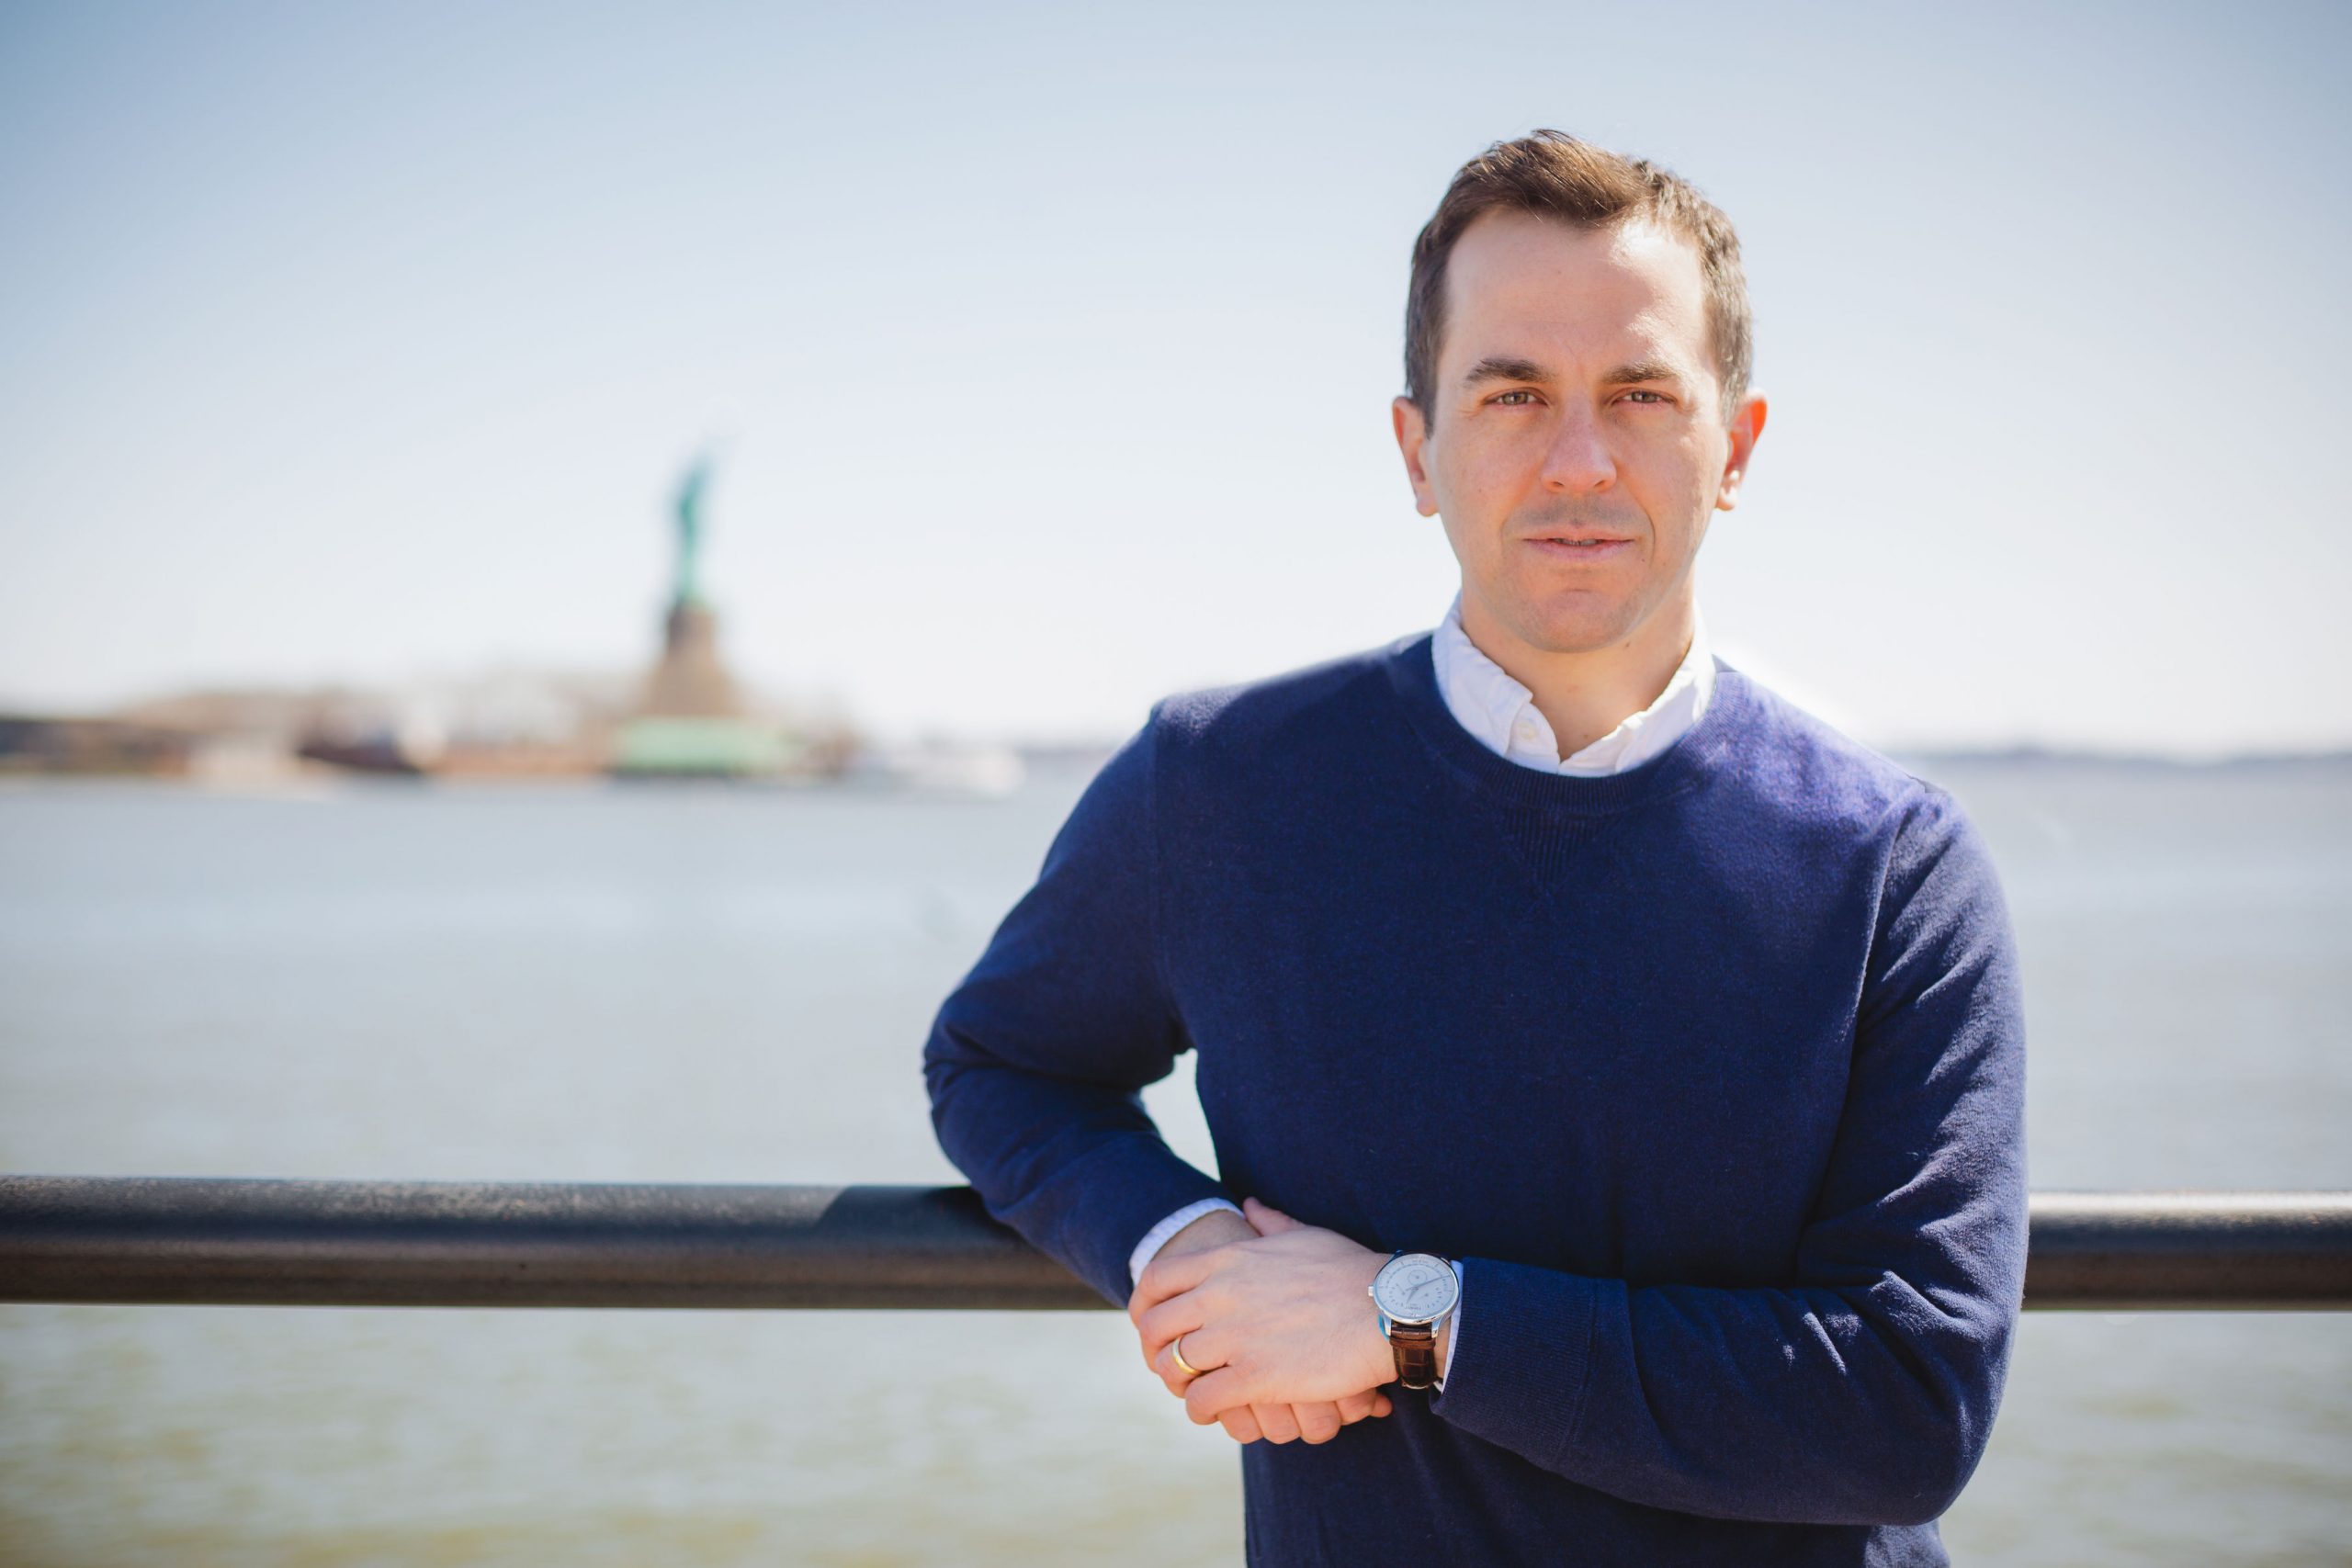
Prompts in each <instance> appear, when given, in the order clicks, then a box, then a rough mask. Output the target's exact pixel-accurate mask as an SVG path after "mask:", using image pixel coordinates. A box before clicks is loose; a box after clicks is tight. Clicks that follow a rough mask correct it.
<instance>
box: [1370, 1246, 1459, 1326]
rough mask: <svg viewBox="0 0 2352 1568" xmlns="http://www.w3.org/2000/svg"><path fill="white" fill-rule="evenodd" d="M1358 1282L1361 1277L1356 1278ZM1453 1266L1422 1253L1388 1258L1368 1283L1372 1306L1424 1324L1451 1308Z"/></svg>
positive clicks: (1456, 1288)
mask: <svg viewBox="0 0 2352 1568" xmlns="http://www.w3.org/2000/svg"><path fill="white" fill-rule="evenodd" d="M1357 1278H1358V1279H1362V1278H1363V1276H1362V1275H1358V1276H1357ZM1460 1289H1461V1283H1460V1281H1458V1280H1455V1279H1454V1277H1453V1264H1451V1263H1448V1262H1447V1261H1446V1260H1445V1259H1444V1258H1433V1257H1431V1256H1430V1254H1428V1253H1426V1252H1408V1253H1406V1254H1405V1255H1404V1256H1403V1257H1401V1258H1390V1259H1389V1260H1388V1264H1387V1266H1386V1267H1385V1268H1384V1269H1381V1271H1380V1272H1379V1274H1377V1275H1376V1276H1374V1279H1373V1281H1372V1300H1373V1304H1374V1305H1375V1306H1377V1307H1379V1308H1380V1310H1381V1311H1383V1312H1385V1313H1386V1314H1388V1315H1389V1316H1391V1317H1393V1318H1398V1319H1401V1320H1402V1321H1404V1322H1406V1323H1427V1322H1429V1321H1430V1319H1431V1318H1434V1317H1437V1316H1439V1315H1440V1314H1443V1313H1444V1312H1445V1311H1446V1310H1447V1309H1449V1308H1450V1307H1452V1306H1453V1298H1454V1296H1455V1294H1456V1293H1457V1292H1459V1291H1460Z"/></svg>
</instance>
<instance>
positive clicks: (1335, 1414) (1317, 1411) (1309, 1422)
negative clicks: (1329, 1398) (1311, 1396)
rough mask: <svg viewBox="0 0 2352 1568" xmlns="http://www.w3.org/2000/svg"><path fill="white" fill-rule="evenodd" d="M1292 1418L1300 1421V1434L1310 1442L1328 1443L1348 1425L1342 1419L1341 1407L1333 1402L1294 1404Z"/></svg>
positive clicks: (1291, 1411) (1291, 1410)
mask: <svg viewBox="0 0 2352 1568" xmlns="http://www.w3.org/2000/svg"><path fill="white" fill-rule="evenodd" d="M1290 1414H1291V1419H1292V1420H1294V1421H1295V1422H1297V1423H1298V1435H1299V1436H1300V1437H1301V1438H1304V1439H1305V1440H1306V1441H1307V1442H1310V1443H1328V1442H1329V1441H1330V1440H1331V1439H1332V1438H1336V1437H1338V1436H1339V1435H1340V1427H1343V1426H1345V1425H1346V1423H1345V1422H1343V1421H1341V1420H1340V1407H1339V1406H1338V1405H1337V1404H1317V1403H1314V1402H1309V1403H1307V1404H1294V1405H1292V1406H1291V1407H1290Z"/></svg>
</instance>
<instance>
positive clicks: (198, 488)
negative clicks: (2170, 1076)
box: [0, 3, 2352, 754]
mask: <svg viewBox="0 0 2352 1568" xmlns="http://www.w3.org/2000/svg"><path fill="white" fill-rule="evenodd" d="M981 12H982V8H980V7H966V6H938V7H925V6H891V5H860V6H838V7H829V8H824V9H818V8H813V7H812V8H808V9H798V8H782V7H775V6H679V5H662V6H654V5H650V4H647V5H640V6H568V5H567V6H559V5H547V6H538V5H491V6H454V5H452V6H341V5H321V4H309V3H305V4H290V5H284V6H254V5H230V4H216V5H206V6H161V5H157V6H141V5H128V4H121V5H107V6H84V5H65V4H59V5H38V6H28V5H24V4H5V5H0V707H6V706H16V707H32V708H51V709H54V708H72V707H82V706H88V705H98V704H101V703H107V702H111V701H115V700H119V699H122V698H126V697H130V696H136V695H142V694H152V693H156V692H160V691H163V690H166V689H172V688H176V687H182V686H186V685H189V684H194V683H199V682H315V681H322V680H328V679H346V680H363V681H379V680H397V679H400V678H402V677H408V676H415V675H423V674H433V673H450V672H458V671H468V670H472V669H477V668H481V667H485V666H490V665H494V664H499V663H507V664H522V665H527V666H533V667H548V668H574V669H582V668H584V669H614V670H617V669H632V668H636V667H639V666H641V665H642V664H643V663H644V662H645V661H646V660H647V659H648V658H649V657H650V652H651V649H652V645H653V638H654V635H655V619H656V616H657V615H658V613H659V611H660V608H661V604H662V596H663V593H664V592H665V589H666V582H667V576H668V572H669V550H670V540H669V535H668V532H667V527H668V525H667V520H666V511H667V506H668V502H669V497H670V494H671V492H672V490H673V486H674V485H675V483H676V480H677V478H678V475H679V472H680V470H681V468H683V466H684V463H685V461H686V460H687V459H688V458H689V457H690V456H691V455H692V454H693V452H694V451H695V449H696V448H697V447H698V446H700V445H701V444H703V443H704V442H705V441H706V440H707V439H711V438H714V437H719V436H724V437H725V438H726V454H725V457H724V459H723V461H722V465H721V468H720V469H719V472H718V479H717V481H716V484H715V486H714V488H713V491H712V494H711V505H710V509H709V536H708V549H707V556H706V561H705V566H706V574H705V580H706V583H707V588H708V590H709V592H710V595H711V597H712V599H713V600H714V601H715V603H716V604H718V607H719V609H720V612H721V614H722V615H723V616H724V617H725V627H726V637H727V646H728V648H729V651H730V654H731V656H732V657H733V659H734V660H735V662H736V663H737V665H738V666H739V667H740V668H741V671H743V672H744V673H745V674H746V675H748V676H749V677H751V678H752V679H753V680H754V681H756V682H761V683H763V684H766V685H769V686H772V687H775V688H778V689H782V690H786V691H801V692H822V693H829V694H831V695H832V696H834V697H835V698H836V699H837V700H839V701H840V702H842V704H844V705H846V706H848V707H849V708H850V709H851V710H852V711H853V712H854V714H856V715H858V716H861V717H863V718H864V719H865V720H867V721H868V722H869V723H870V724H872V725H873V726H875V727H876V728H879V729H881V730H883V731H885V732H899V733H905V732H911V731H915V730H921V729H933V730H944V731H948V732H954V733H963V734H974V735H982V734H1024V735H1100V736H1111V735H1116V734H1120V733H1124V732H1125V731H1126V730H1128V729H1130V728H1133V727H1134V726H1135V725H1136V723H1138V722H1140V720H1141V718H1142V716H1143V712H1144V709H1145V707H1146V705H1148V703H1149V702H1150V701H1151V700H1152V699H1153V698H1154V697H1157V696H1159V695H1160V694H1164V693H1166V692H1169V691H1171V690H1176V689H1179V688H1182V687H1188V686H1195V685H1201V684H1206V683H1210V682H1222V681H1227V680H1236V679H1242V678H1248V677H1252V676H1257V675H1261V674H1268V673H1272V672H1274V671H1280V670H1283V669H1286V668H1289V667H1293V666H1295V665H1298V664H1303V663H1306V662H1310V661H1312V660H1318V659H1321V658H1324V657H1327V656H1329V655H1332V654H1336V653H1340V652H1343V651H1347V650H1351V649H1359V648H1363V647H1368V646H1371V645H1374V644H1376V643H1380V642H1384V641H1385V640H1387V639H1388V638H1390V637H1395V636H1397V635H1399V634H1401V633H1405V632H1408V631H1413V630H1417V629H1419V628H1423V627H1426V626H1430V625H1431V624H1433V623H1434V622H1435V621H1436V619H1437V618H1438V616H1439V615H1441V614H1442V611H1443V609H1444V606H1445V604H1446V601H1447V599H1448V598H1449V597H1450V596H1451V594H1452V592H1453V585H1454V581H1455V576H1454V570H1453V560H1452V558H1451V556H1450V555H1449V554H1448V552H1447V550H1446V548H1445V545H1444V540H1443V537H1442V534H1441V533H1440V532H1439V529H1438V525H1437V524H1436V523H1435V522H1433V521H1429V520H1425V519H1422V518H1420V517H1419V516H1417V515H1416V514H1415V513H1414V511H1413V508H1412V503H1411V497H1410V494H1409V492H1408V490H1407V488H1406V485H1405V481H1404V479H1403V476H1402V473H1401V470H1400V468H1399V464H1398V461H1397V456H1396V452H1395V448H1394V446H1393V444H1392V442H1391V440H1390V437H1389V434H1388V409H1387V404H1388V400H1389V398H1390V397H1391V396H1392V395H1393V394H1394V393H1395V392H1396V391H1397V389H1398V387H1399V382H1400V379H1401V372H1400V370H1399V368H1398V355H1399V347H1400V343H1399V339H1400V320H1401V316H1402V310H1403V297H1404V288H1405V276H1406V257H1407V250H1408V246H1409V244H1410V243H1411V240H1412V237H1413V234H1414V232H1415V231H1416V230H1417V229H1418V228H1419V225H1420V224H1421V222H1422V221H1423V220H1425V219H1426V218H1427V216H1428V215H1429V211H1430V208H1431V207H1432V206H1433V205H1434V204H1435V202H1436V200H1437V197H1438V195H1439V193H1440V192H1441V190H1442V188H1443V186H1444V183H1445V180H1446V178H1447V176H1448V175H1449V174H1450V173H1451V172H1452V170H1453V168H1454V166H1455V165H1456V164H1459V163H1460V162H1461V161H1462V160H1463V159H1464V158H1465V157H1468V156H1469V155H1471V154H1472V153H1474V152H1476V151H1477V150H1478V149H1479V148H1480V147H1482V146H1483V145H1485V144H1486V143H1487V142H1488V141H1492V140H1494V139H1496V138H1498V137H1502V136H1508V135H1513V134H1517V133H1519V132H1521V131H1523V130H1527V129H1529V128H1531V127H1533V126H1538V125H1550V126H1556V127H1559V128H1561V129H1564V130H1571V131H1574V132H1576V133H1577V134H1578V135H1582V136H1586V137H1589V138H1591V139H1593V140H1596V141H1601V142H1603V143H1605V144H1607V145H1610V146H1612V147H1616V148H1619V149H1621V150H1623V151H1627V152H1636V153H1641V154H1645V155H1647V156H1650V157H1654V158H1657V159H1659V160H1660V161H1662V162H1665V163H1666V164H1669V165H1670V166H1672V167H1674V168H1675V169H1677V170H1678V171H1679V172H1680V173H1682V174H1684V175H1687V176H1688V177H1690V178H1691V179H1692V180H1693V181H1695V182H1696V183H1697V184H1698V185H1699V186H1701V187H1702V189H1704V190H1705V191H1707V192H1708V194H1709V195H1710V196H1711V197H1713V198H1714V199H1715V200H1716V202H1717V203H1718V204H1719V205H1721V206H1722V207H1723V208H1724V209H1725V210H1726V211H1728V212H1729V213H1730V215H1731V217H1732V218H1733V220H1734V221H1735V222H1736V224H1737V225H1738V227H1739V230H1740V232H1741V236H1742V240H1743V243H1744V245H1745V248H1746V252H1747V265H1748V276H1749V281H1750V286H1751V288H1752V291H1753V294H1754V297H1755V301H1756V309H1757V314H1758V385H1759V386H1760V387H1761V388H1762V389H1764V390H1766V391H1767V392H1768V393H1769V394H1770V397H1771V399H1772V416H1771V421H1770V428H1769V429H1768V430H1767V432H1766V434H1765V437H1764V440H1763V442H1762V443H1761V445H1760V446H1758V455H1757V458H1756V462H1755V465H1754V467H1753V469H1752V477H1751V479H1750V481H1749V484H1748V487H1747V494H1746V497H1745V499H1744V501H1743V503H1742V505H1741V506H1740V508H1739V510H1738V511H1737V512H1736V513H1730V514H1727V515H1723V514H1719V515H1718V518H1717V520H1716V524H1715V526H1714V530H1713V534H1712V535H1711V536H1710V538H1709V541H1708V544H1707V547H1706V549H1705V552H1704V554H1703V555H1702V560H1701V603H1702V606H1703V608H1704V610H1705V612H1706V615H1707V617H1708V621H1709V624H1710V626H1711V627H1712V628H1713V633H1714V636H1715V637H1716V639H1717V642H1718V644H1719V645H1720V647H1721V649H1722V650H1723V652H1724V654H1725V656H1726V657H1727V658H1729V659H1730V660H1732V661H1733V662H1734V663H1736V664H1740V665H1742V666H1744V667H1746V668H1747V669H1749V670H1751V671H1755V672H1757V673H1758V674H1759V675H1761V676H1762V677H1763V678H1764V679H1766V680H1767V681H1768V682H1772V683H1774V684H1776V685H1778V686H1780V687H1781V689H1782V690H1783V691H1785V692H1787V693H1788V694H1791V695H1792V696H1795V697H1796V698H1798V700H1800V701H1803V702H1805V703H1806V704H1808V705H1812V706H1814V707H1815V708H1816V710H1818V711H1820V712H1822V713H1824V714H1825V715H1826V716H1829V717H1831V718H1832V719H1833V720H1835V721H1837V722H1839V723H1841V724H1843V725H1845V726H1847V727H1848V728H1851V729H1852V730H1854V731H1855V732H1856V733H1858V734H1860V735H1861V736H1862V737H1863V738H1865V739H1871V740H1872V741H1875V742H1877V743H1880V744H1883V745H1905V744H1918V743H1926V742H1939V743H1957V744H2003V743H2010V742H2020V741H2022V742H2041V743H2047V744H2056V745H2068V746H2088V747H2096V748H2118V749H2135V750H2166V751H2179V752H2186V753H2191V754H2206V753H2212V752H2216V751H2224V750H2234V749H2246V748H2295V749H2301V748H2312V747H2335V746H2344V745H2346V744H2352V696H2347V687H2346V680H2345V678H2344V673H2343V671H2344V670H2345V668H2346V663H2347V660H2352V615H2347V614H2346V611H2345V608H2344V605H2343V601H2344V599H2345V597H2346V592H2347V589H2352V543H2347V537H2346V535H2347V528H2346V523H2347V517H2346V512H2347V508H2346V501H2345V485H2344V480H2343V478H2342V475H2341V473H2340V468H2341V463H2340V459H2341V457H2342V455H2343V454H2344V453H2345V451H2346V447H2347V445H2352V443H2347V440H2346V434H2345V433H2346V431H2347V430H2352V390H2347V389H2352V370H2347V367H2352V304H2347V298H2352V295H2348V294H2347V287H2346V265H2347V258H2352V94H2347V93H2346V91H2345V89H2344V86H2343V84H2342V68H2343V64H2344V62H2345V61H2346V59H2347V58H2352V8H2347V7H2345V6H2318V5H2315V6H2204V7H2173V6H2142V5H2132V6H2112V7H2105V6H2067V7H2040V6H2035V7H2019V8H2017V9H2014V10H2009V9H2003V8H1999V7H1987V6H1968V7H1956V6H1955V7H1940V8H1930V7H1927V6H1852V7H1812V8H1804V9H1802V10H1797V9H1793V8H1792V10H1791V11H1790V12H1789V13H1788V14H1785V15H1782V14H1778V13H1776V12H1774V11H1771V10H1768V9H1766V8H1761V7H1757V6H1671V5H1668V6H1645V7H1625V6H1568V5H1555V6H1540V7H1530V8H1522V9H1508V8H1493V7H1482V8H1471V9H1466V10H1465V9H1464V8H1460V7H1449V6H1437V5H1431V4H1427V3H1423V4H1419V5H1413V6H1393V7H1383V6H1369V5H1351V6H1329V7H1319V6H1279V5H1267V4H1262V3H1261V4H1250V5H1240V6H1149V7H1144V6H1136V7H1129V8H1114V7H1108V6H1069V7H1066V8H1064V7H1047V8H1027V7H995V8H989V9H988V10H987V14H986V15H982V14H981Z"/></svg>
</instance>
